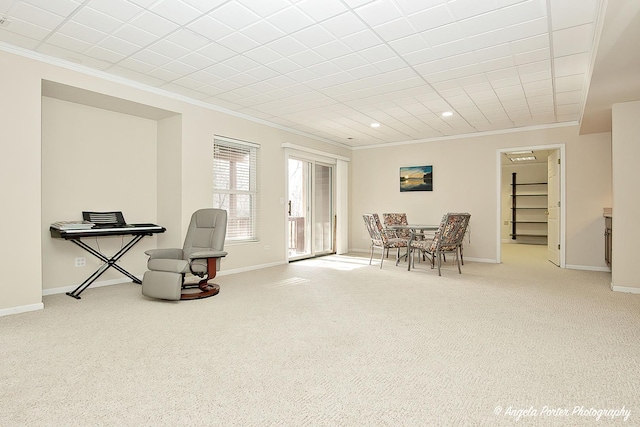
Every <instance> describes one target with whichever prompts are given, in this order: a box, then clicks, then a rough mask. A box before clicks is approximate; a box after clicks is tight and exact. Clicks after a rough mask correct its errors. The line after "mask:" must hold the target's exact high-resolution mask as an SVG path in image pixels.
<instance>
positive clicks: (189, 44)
mask: <svg viewBox="0 0 640 427" xmlns="http://www.w3.org/2000/svg"><path fill="white" fill-rule="evenodd" d="M167 40H169V41H170V42H173V43H175V44H177V45H178V46H182V47H184V48H186V49H188V50H189V51H194V50H197V49H200V48H201V47H204V46H206V45H208V44H209V43H210V40H209V39H208V38H206V37H203V36H201V35H199V34H196V33H194V32H193V31H191V30H188V29H185V28H181V29H179V30H178V31H176V32H174V33H172V34H170V35H169V36H168V37H167Z"/></svg>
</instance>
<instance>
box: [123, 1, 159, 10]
mask: <svg viewBox="0 0 640 427" xmlns="http://www.w3.org/2000/svg"><path fill="white" fill-rule="evenodd" d="M129 1H130V2H131V3H135V4H137V5H138V6H140V7H143V8H145V9H148V8H149V7H151V6H152V5H153V4H154V3H155V2H156V1H157V0H129Z"/></svg>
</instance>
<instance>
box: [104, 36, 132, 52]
mask: <svg viewBox="0 0 640 427" xmlns="http://www.w3.org/2000/svg"><path fill="white" fill-rule="evenodd" d="M98 46H99V47H102V48H104V49H108V50H111V51H113V52H117V53H119V54H121V55H124V56H130V55H133V54H134V53H135V52H137V51H138V50H140V47H139V46H136V45H134V44H132V43H129V42H127V41H125V40H122V39H119V38H117V37H106V38H105V39H103V40H102V41H101V42H100V43H98Z"/></svg>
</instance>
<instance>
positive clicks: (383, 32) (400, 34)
mask: <svg viewBox="0 0 640 427" xmlns="http://www.w3.org/2000/svg"><path fill="white" fill-rule="evenodd" d="M374 31H375V33H376V34H377V35H378V36H379V37H380V38H382V39H383V40H385V41H387V42H390V41H393V40H397V39H401V38H404V37H408V36H411V35H412V34H414V33H415V30H414V29H413V27H412V26H411V23H410V22H409V20H408V19H407V18H398V19H396V20H395V21H391V22H386V23H384V24H382V25H378V26H377V27H375V28H374Z"/></svg>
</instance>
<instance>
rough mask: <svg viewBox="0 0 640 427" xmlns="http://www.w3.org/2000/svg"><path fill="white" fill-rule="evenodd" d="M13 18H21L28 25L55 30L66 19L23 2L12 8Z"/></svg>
mask: <svg viewBox="0 0 640 427" xmlns="http://www.w3.org/2000/svg"><path fill="white" fill-rule="evenodd" d="M11 19H13V20H20V21H23V22H24V24H26V25H35V26H38V27H41V28H45V29H47V30H53V29H54V28H56V27H57V26H58V25H60V24H61V23H62V22H63V21H64V17H63V16H60V15H56V14H55V13H51V12H48V11H46V10H44V9H40V8H39V7H35V6H31V5H29V4H26V3H22V2H19V3H17V4H16V6H15V7H14V8H13V9H12V10H11ZM27 23H28V24H27ZM10 25H11V24H10Z"/></svg>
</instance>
